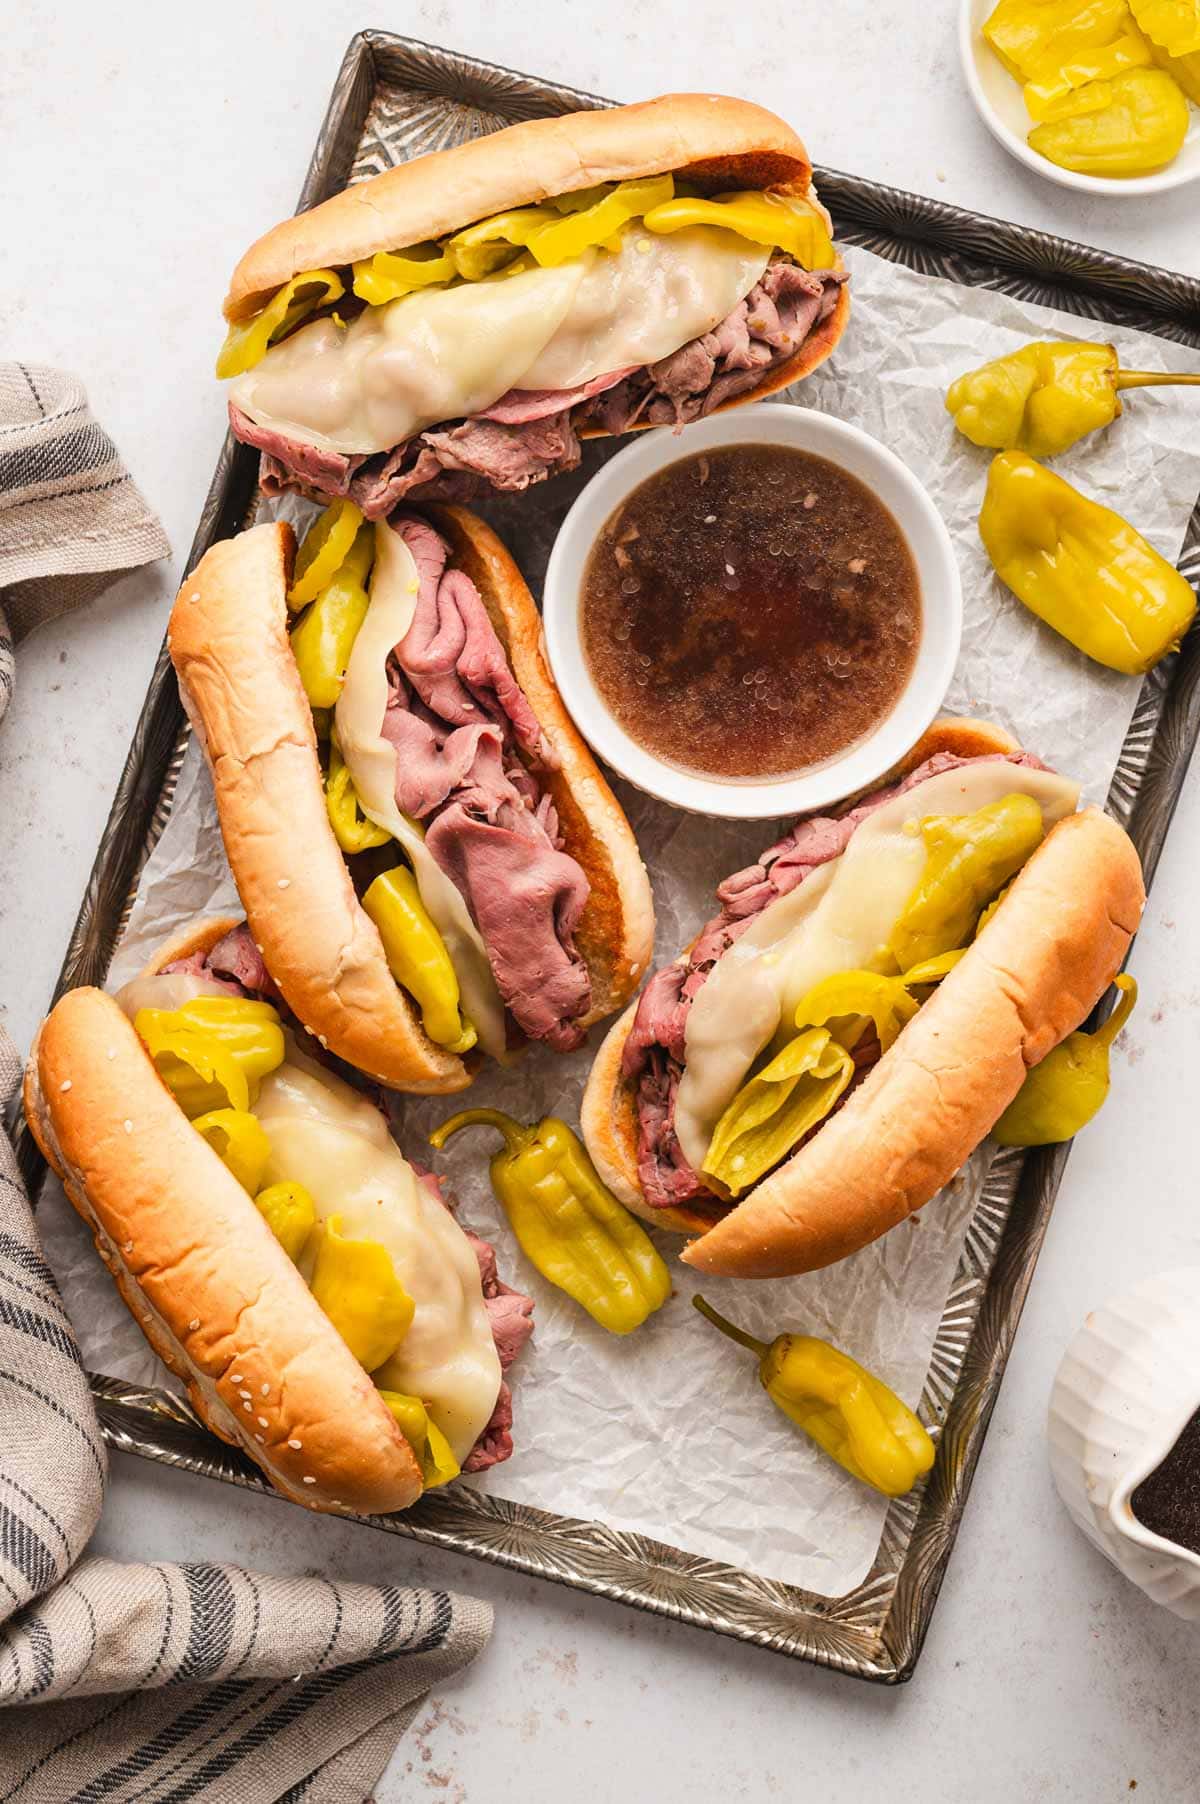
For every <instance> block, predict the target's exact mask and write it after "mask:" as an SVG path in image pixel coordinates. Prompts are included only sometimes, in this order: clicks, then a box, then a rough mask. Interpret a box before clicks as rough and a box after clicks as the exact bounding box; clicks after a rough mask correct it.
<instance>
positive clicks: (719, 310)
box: [231, 221, 770, 453]
mask: <svg viewBox="0 0 1200 1804" xmlns="http://www.w3.org/2000/svg"><path fill="white" fill-rule="evenodd" d="M769 257H770V252H769V251H768V250H767V249H766V248H764V247H762V246H759V245H753V244H750V243H748V242H747V241H746V240H745V239H742V238H738V237H737V236H736V235H735V234H734V233H732V232H723V231H721V230H720V229H719V228H717V227H714V226H691V227H688V228H687V229H685V230H684V231H681V232H676V233H673V234H671V235H670V236H667V235H659V234H655V233H653V232H647V231H646V230H645V228H644V227H643V226H642V225H641V224H640V223H638V222H636V221H635V222H634V223H633V224H632V225H630V226H627V227H626V228H625V229H624V231H623V232H622V234H621V247H620V249H619V251H617V252H615V253H610V252H607V251H597V250H587V251H585V252H584V253H583V254H582V255H581V256H579V257H577V258H573V259H572V260H571V261H570V262H569V263H564V264H561V265H560V266H559V267H558V268H557V269H532V270H527V271H525V272H524V273H523V274H521V275H517V276H500V277H492V278H491V279H489V280H487V281H483V282H467V283H463V284H462V285H461V286H460V287H455V288H440V289H426V290H425V291H423V292H422V293H419V294H411V295H405V296H404V297H403V298H402V299H400V300H398V301H389V302H387V303H386V304H385V305H384V306H381V307H368V308H366V309H365V310H364V311H363V312H362V313H360V314H359V316H358V318H357V319H355V320H352V321H351V323H350V325H349V326H348V327H345V328H344V329H343V328H342V327H340V326H338V325H337V324H335V322H334V321H333V320H331V319H324V320H317V321H315V322H314V324H312V325H311V326H303V327H301V329H300V330H299V331H298V332H294V333H292V334H291V336H290V337H288V338H285V339H284V341H283V343H282V344H279V345H275V346H273V347H272V348H271V349H270V350H269V351H268V352H267V354H266V356H265V357H264V358H263V359H262V362H261V363H259V364H257V365H256V366H255V367H254V369H252V370H248V371H247V372H246V374H245V375H244V376H242V377H240V378H239V379H238V381H237V382H236V383H235V384H234V386H233V389H232V391H231V393H232V398H233V401H234V403H235V404H236V406H238V407H239V408H241V410H242V412H243V413H245V414H247V415H248V416H249V417H250V419H252V420H253V421H255V422H256V424H258V425H260V426H266V427H269V428H270V429H271V430H272V431H277V432H281V433H283V434H285V435H286V436H287V437H289V438H296V439H302V440H303V441H304V442H305V443H307V444H313V445H318V446H321V447H322V448H323V449H326V450H332V451H340V452H349V453H370V452H375V451H389V450H391V449H392V447H393V446H394V445H399V444H403V442H404V441H405V440H406V439H408V438H411V437H412V436H413V434H414V433H417V432H420V431H421V430H422V429H423V428H424V427H426V426H433V425H436V424H438V423H439V422H441V421H443V420H455V419H460V418H466V417H468V416H469V415H471V414H475V413H480V412H482V411H483V410H484V409H485V408H487V407H489V406H490V405H491V404H492V402H493V401H498V400H499V399H500V396H501V395H503V394H506V393H507V391H508V390H509V389H510V388H530V389H544V388H574V387H576V386H579V385H581V384H583V383H586V382H589V381H591V380H592V378H593V377H595V376H603V375H607V374H608V373H609V372H610V371H612V370H619V369H630V368H637V367H640V366H641V365H642V364H646V363H653V362H657V360H658V359H659V358H662V357H667V356H669V355H670V354H671V352H672V351H677V350H678V349H679V348H680V346H681V345H685V344H688V343H690V341H691V340H692V339H693V338H699V337H700V336H701V335H702V334H703V333H705V332H708V331H710V330H711V329H712V327H713V326H715V325H716V324H717V323H718V322H719V321H720V320H722V319H724V318H725V316H726V314H727V313H730V312H731V311H732V310H733V308H734V307H735V306H736V305H737V303H738V302H739V301H740V300H741V299H743V297H744V296H745V295H747V294H748V293H749V292H750V290H751V289H752V288H753V287H754V284H755V283H756V282H757V281H758V279H759V277H760V276H761V275H762V273H763V271H764V269H765V268H766V266H767V263H768V260H769Z"/></svg>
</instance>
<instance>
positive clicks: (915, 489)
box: [542, 401, 962, 820]
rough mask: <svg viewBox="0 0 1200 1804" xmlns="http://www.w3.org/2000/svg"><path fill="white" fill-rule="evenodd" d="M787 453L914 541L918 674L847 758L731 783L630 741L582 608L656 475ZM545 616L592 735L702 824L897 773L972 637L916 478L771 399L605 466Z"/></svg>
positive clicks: (648, 437) (880, 451)
mask: <svg viewBox="0 0 1200 1804" xmlns="http://www.w3.org/2000/svg"><path fill="white" fill-rule="evenodd" d="M746 444H753V445H780V446H788V447H792V448H794V449H796V450H800V451H808V452H810V453H811V454H812V455H813V456H816V457H824V458H827V459H828V460H829V461H830V462H831V463H835V464H839V465H840V466H841V467H842V469H844V470H848V471H849V472H850V474H851V475H852V476H857V477H858V479H859V481H860V482H863V483H865V484H866V486H867V487H868V488H870V489H871V490H873V492H874V493H875V494H876V495H877V496H878V497H879V499H880V501H882V503H883V505H884V506H885V507H886V508H887V509H888V510H889V511H890V513H891V514H892V516H893V518H894V519H895V521H896V523H897V525H898V526H899V527H900V530H901V531H902V532H903V534H904V536H905V538H906V539H907V541H908V545H909V549H910V550H911V552H912V555H913V560H914V562H915V563H916V566H917V573H918V577H919V579H920V586H921V637H920V641H919V644H918V647H917V656H916V661H915V663H914V666H913V671H912V675H911V676H910V678H909V680H908V683H907V684H906V685H905V688H904V689H903V691H902V692H901V694H900V696H899V698H898V700H897V701H896V703H895V706H894V707H893V708H892V710H891V712H890V713H889V714H887V715H885V717H884V718H883V720H882V721H880V722H879V724H878V725H877V726H876V727H875V728H874V730H873V731H872V732H871V733H869V734H868V735H867V736H866V737H865V738H863V739H860V740H858V741H856V742H855V743H854V744H853V745H851V746H850V747H848V748H847V750H846V751H845V752H844V753H842V754H841V755H840V756H839V757H836V758H833V759H831V760H829V761H828V762H827V763H824V764H820V765H815V766H814V767H813V768H812V769H811V770H807V771H801V772H800V773H799V774H795V775H790V776H787V777H781V778H780V777H773V778H765V779H764V780H763V781H762V782H755V781H754V780H753V779H745V780H740V781H737V782H721V781H718V780H716V779H710V778H706V777H704V776H700V775H697V774H695V773H693V772H690V771H685V770H680V769H678V768H677V767H676V766H675V765H672V764H668V763H666V762H665V761H663V760H662V759H660V758H657V757H656V756H655V755H654V754H653V753H652V752H648V751H646V750H645V749H644V748H643V747H642V746H640V745H639V744H638V743H637V741H636V740H634V739H631V738H630V737H629V735H628V734H627V733H626V732H625V731H624V729H623V728H622V727H621V726H619V725H618V723H617V722H616V720H614V718H613V716H612V715H611V714H610V713H609V711H608V708H607V707H606V705H605V703H604V701H603V700H602V698H601V696H600V693H599V691H598V690H597V688H596V685H595V683H594V682H593V680H592V675H591V672H590V670H589V669H588V664H587V658H586V656H585V654H584V650H583V644H582V640H581V635H580V626H579V601H580V589H581V586H582V581H583V575H584V571H585V568H586V566H587V560H588V556H589V554H590V552H591V549H592V546H593V545H594V544H595V541H596V537H597V535H598V533H599V532H600V530H601V528H602V527H603V526H604V524H605V523H606V521H607V520H608V519H609V518H610V517H611V516H612V514H613V513H615V512H616V510H617V508H618V507H620V505H621V503H622V502H623V501H624V500H625V498H626V497H627V496H628V495H630V494H631V493H632V492H633V490H634V489H636V488H639V487H640V486H641V484H642V483H643V482H645V481H646V479H647V478H648V477H650V476H653V475H655V474H656V473H657V472H658V471H659V470H663V469H666V468H667V466H668V465H670V464H673V463H676V462H678V461H679V460H680V459H681V458H688V457H694V456H696V455H697V453H699V452H702V451H709V450H712V449H713V448H714V447H716V446H727V445H746ZM542 613H543V619H544V623H545V634H546V650H547V655H548V657H549V660H550V666H551V669H552V670H553V672H554V680H555V682H556V683H557V685H558V690H559V693H560V695H561V696H562V698H563V701H564V703H565V704H566V707H567V709H568V712H569V713H570V714H571V716H572V717H573V719H574V721H575V724H576V726H577V727H578V728H579V731H580V732H581V733H582V734H583V737H584V738H585V739H586V740H587V741H588V743H589V744H590V745H591V746H592V747H593V748H594V749H595V751H597V752H598V753H599V754H600V756H601V757H602V758H603V759H604V760H605V762H606V763H608V764H610V765H611V766H612V768H613V769H614V770H615V771H618V772H619V773H620V774H621V776H623V777H627V778H628V779H629V781H630V782H631V783H634V784H636V785H637V787H638V788H639V789H643V790H645V791H646V792H647V793H648V794H650V795H653V796H658V797H659V799H660V800H661V801H664V802H671V803H673V804H674V805H675V806H676V807H678V808H686V809H688V810H690V811H691V812H692V813H694V814H710V815H719V816H723V817H725V818H727V819H731V820H767V819H770V818H771V817H773V816H777V815H784V814H798V813H802V812H804V811H806V810H808V809H812V808H821V807H824V806H826V805H827V804H828V803H830V802H836V801H840V800H841V799H842V797H844V796H848V795H852V794H854V792H855V791H856V790H860V789H863V788H865V787H866V786H867V785H869V784H871V783H873V782H874V781H875V779H876V778H877V777H882V776H883V775H884V774H885V772H887V771H888V770H890V769H891V767H892V765H894V764H895V763H896V761H897V759H899V758H901V757H903V755H904V753H905V752H906V751H907V750H908V749H909V747H910V746H911V745H913V744H914V743H915V742H916V741H917V740H918V739H919V738H920V737H921V734H922V733H923V732H924V731H925V729H926V727H927V726H928V725H929V723H930V721H931V720H932V719H933V718H934V716H935V715H936V713H937V712H938V709H939V707H940V706H941V703H942V698H943V697H944V695H945V693H946V690H947V688H948V687H949V684H950V678H951V676H952V675H953V672H954V665H955V662H956V660H957V658H958V646H959V639H960V637H961V634H962V585H961V582H960V579H959V573H958V564H957V562H956V560H955V556H954V547H953V545H952V544H951V542H950V535H949V533H948V532H947V531H946V528H945V526H944V524H943V522H942V518H941V515H940V514H939V513H938V511H937V509H936V508H935V507H934V505H933V502H932V501H931V500H930V499H929V496H928V495H927V494H926V493H925V490H924V489H923V488H922V487H921V485H920V483H919V482H918V481H917V479H916V477H915V476H913V475H912V473H911V471H909V470H908V469H907V468H906V466H905V465H904V464H902V463H901V462H900V459H899V458H898V457H896V456H895V454H894V453H893V452H891V451H889V450H888V449H887V447H886V446H885V445H881V444H880V443H879V441H878V440H877V439H873V438H871V437H870V436H869V435H868V434H867V433H865V432H860V431H859V430H858V428H857V427H856V426H848V425H847V424H846V423H845V422H844V421H842V420H835V419H831V418H830V417H829V415H828V414H823V413H814V412H812V411H811V410H810V409H808V408H805V407H793V406H790V405H789V404H787V403H784V402H769V401H761V402H759V403H758V404H757V405H755V406H753V407H746V408H739V409H737V410H735V411H734V412H733V413H729V414H720V415H717V416H716V417H714V418H713V419H709V420H701V421H698V422H697V423H696V424H695V425H692V426H688V427H686V428H685V429H684V431H683V432H682V433H675V432H673V431H672V430H671V428H670V427H667V426H663V427H657V428H655V429H654V430H652V431H649V432H643V433H641V434H639V436H638V437H637V438H636V439H635V440H634V441H633V442H632V443H631V444H630V445H628V446H627V447H626V448H625V450H623V451H619V452H618V453H617V455H616V456H615V457H613V458H611V459H610V460H609V462H608V463H606V464H605V465H604V467H603V469H601V470H600V471H599V472H598V473H597V475H596V476H594V477H593V478H592V480H591V482H589V483H588V485H587V487H586V488H585V489H584V490H583V492H582V494H580V495H579V496H578V497H577V499H576V501H575V504H574V506H573V507H572V508H571V511H570V512H569V513H568V515H567V517H566V519H565V520H564V521H563V524H562V527H561V529H560V531H559V534H558V537H557V539H556V540H555V543H554V550H553V552H552V553H551V556H550V566H549V569H548V570H547V572H546V586H545V592H544V595H543V602H542Z"/></svg>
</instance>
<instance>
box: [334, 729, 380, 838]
mask: <svg viewBox="0 0 1200 1804" xmlns="http://www.w3.org/2000/svg"><path fill="white" fill-rule="evenodd" d="M325 808H326V811H327V813H328V815H329V825H330V826H331V827H332V828H333V837H334V838H335V839H336V840H337V842H338V845H339V846H340V847H341V848H342V851H343V852H349V853H351V854H353V853H355V852H369V851H370V850H371V848H372V847H373V846H386V845H387V842H388V840H389V839H390V838H391V837H392V836H391V834H390V833H389V832H388V831H387V830H386V828H384V827H377V826H376V825H375V823H374V821H370V820H368V819H367V817H366V815H365V814H364V813H363V811H362V809H361V808H360V807H359V802H358V791H357V790H356V789H355V787H354V781H353V779H352V777H351V775H350V772H349V770H348V769H347V768H346V764H345V762H344V760H343V758H342V752H341V747H340V746H339V745H338V739H337V734H336V732H331V733H330V735H329V767H328V769H327V770H326V772H325Z"/></svg>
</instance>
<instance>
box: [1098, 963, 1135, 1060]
mask: <svg viewBox="0 0 1200 1804" xmlns="http://www.w3.org/2000/svg"><path fill="white" fill-rule="evenodd" d="M1114 981H1115V983H1116V986H1117V989H1118V990H1119V991H1120V992H1121V996H1120V1000H1119V1001H1118V1003H1117V1006H1116V1008H1114V1010H1113V1012H1112V1014H1111V1015H1110V1016H1109V1017H1108V1020H1107V1021H1106V1022H1105V1023H1104V1026H1103V1027H1098V1028H1097V1029H1096V1035H1095V1039H1096V1044H1097V1045H1099V1046H1111V1045H1112V1043H1113V1041H1114V1040H1115V1039H1116V1037H1117V1035H1118V1034H1119V1033H1120V1031H1121V1029H1122V1028H1123V1027H1124V1025H1125V1023H1126V1022H1127V1021H1128V1019H1129V1017H1130V1015H1132V1013H1133V1005H1134V1003H1135V1002H1136V1001H1137V982H1136V980H1135V979H1134V978H1132V977H1130V975H1129V973H1128V972H1127V971H1122V973H1121V975H1120V976H1119V977H1118V978H1116V979H1114Z"/></svg>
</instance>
